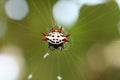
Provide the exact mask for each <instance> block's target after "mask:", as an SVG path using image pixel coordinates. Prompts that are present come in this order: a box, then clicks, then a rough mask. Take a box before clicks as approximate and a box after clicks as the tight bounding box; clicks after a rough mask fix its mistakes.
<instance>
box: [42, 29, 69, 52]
mask: <svg viewBox="0 0 120 80" xmlns="http://www.w3.org/2000/svg"><path fill="white" fill-rule="evenodd" d="M42 34H43V36H44V40H45V41H47V42H48V48H50V49H52V48H51V47H53V48H55V49H60V50H62V49H63V48H64V43H65V42H68V37H69V36H70V35H69V34H63V33H62V27H61V28H60V29H59V30H55V29H54V28H52V29H51V31H50V32H49V33H48V34H45V33H42Z"/></svg>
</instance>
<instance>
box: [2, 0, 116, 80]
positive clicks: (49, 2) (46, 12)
mask: <svg viewBox="0 0 120 80" xmlns="http://www.w3.org/2000/svg"><path fill="white" fill-rule="evenodd" d="M55 2H56V1H55V0H44V1H43V0H39V1H34V0H29V1H28V3H29V5H30V14H29V16H30V17H29V16H28V17H27V18H26V19H25V21H21V22H17V21H13V20H10V19H7V18H6V21H7V22H8V23H9V24H13V25H14V26H15V27H17V26H19V27H18V28H20V29H22V30H24V33H26V35H27V36H30V37H31V38H30V39H33V41H41V40H42V36H41V33H42V31H46V32H49V29H51V26H52V25H55V26H56V27H57V25H58V24H57V23H56V22H55V21H54V19H53V16H52V6H53V4H55ZM39 5H40V6H39ZM106 6H107V7H108V8H109V9H110V10H112V11H113V12H115V14H118V13H116V12H117V9H115V8H113V7H111V6H109V5H108V4H106ZM99 8H100V7H98V8H96V9H94V10H92V11H91V12H90V14H89V15H86V16H85V17H83V18H81V17H80V22H82V21H84V20H86V18H89V17H91V15H93V13H95V11H96V10H97V9H99ZM87 9H88V7H87V8H85V10H87ZM0 13H1V14H2V12H0ZM108 14H109V13H103V14H101V15H99V16H98V17H96V18H94V19H92V20H90V21H89V22H87V23H86V24H84V26H87V25H89V24H91V23H94V22H95V21H97V20H99V19H102V18H103V17H105V16H106V15H108ZM36 15H38V17H35V18H34V19H33V20H35V21H36V22H34V24H35V23H37V27H36V26H34V25H30V24H29V23H28V22H27V21H32V19H31V17H33V16H36ZM37 18H38V19H37ZM39 19H40V22H39V21H37V20H39ZM38 22H39V23H38ZM38 26H40V28H38ZM41 26H42V27H41ZM33 27H36V28H38V29H35V30H34V29H33ZM82 28H84V27H81V29H82ZM39 29H40V30H39ZM86 29H89V31H91V32H93V29H90V28H87V27H86ZM86 31H87V30H86ZM27 32H30V34H27ZM64 32H65V33H68V32H69V31H68V30H66V29H64ZM70 32H72V31H71V30H70ZM82 33H84V32H79V34H82ZM36 39H38V40H36ZM69 39H70V42H69V43H67V44H65V49H64V50H63V51H50V50H49V49H47V44H46V45H45V46H46V48H44V50H40V51H41V52H42V53H41V52H40V51H39V49H38V48H37V49H38V51H36V53H37V54H32V53H31V54H30V56H29V57H27V58H29V59H28V60H29V61H28V62H29V63H28V64H29V65H30V71H29V73H32V74H33V77H34V76H35V77H34V78H33V79H34V80H39V79H41V80H43V79H42V78H41V75H42V74H43V73H44V70H45V69H46V68H48V69H46V70H45V73H44V74H46V75H44V77H45V76H47V77H49V78H45V79H46V80H56V79H57V76H61V77H62V78H63V79H64V78H65V79H70V80H79V79H81V80H86V78H85V75H83V74H82V73H81V72H80V69H79V66H83V67H84V66H85V65H86V63H85V61H84V59H82V58H81V57H80V56H78V54H75V52H73V51H72V50H73V48H74V47H73V46H74V45H76V44H75V42H77V41H76V40H75V37H74V36H72V33H71V37H70V38H69ZM4 40H5V39H3V42H2V43H5V42H4ZM82 40H83V41H89V40H85V39H82ZM95 41H96V40H91V42H95ZM35 44H38V45H41V44H42V45H44V44H45V43H44V42H42V41H41V42H40V43H38V42H37V43H35ZM41 48H42V47H41ZM37 49H36V50H37ZM46 52H48V53H49V56H48V57H47V58H45V59H43V55H44V53H46ZM38 54H41V55H40V56H38ZM32 55H33V56H35V57H37V56H38V57H37V59H35V57H33V56H32ZM26 56H27V55H26ZM33 59H35V60H34V61H32V60H33ZM63 61H64V62H63ZM76 61H80V63H79V64H78V63H77V62H76ZM65 63H66V64H65ZM63 64H64V65H63ZM71 64H72V65H71ZM49 65H50V66H49ZM34 66H35V67H34ZM41 66H42V67H41ZM44 67H45V68H44ZM32 68H33V69H32ZM43 68H44V69H43ZM64 68H65V69H67V70H68V72H67V73H70V75H72V76H69V77H66V76H68V75H69V74H64V72H65V71H64V70H65V69H64ZM47 70H48V71H47ZM47 72H48V74H47ZM79 74H80V75H81V76H80V77H79Z"/></svg>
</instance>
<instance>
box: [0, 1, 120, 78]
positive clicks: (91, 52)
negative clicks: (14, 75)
mask: <svg viewBox="0 0 120 80" xmlns="http://www.w3.org/2000/svg"><path fill="white" fill-rule="evenodd" d="M56 1H57V0H27V2H28V5H29V13H28V15H27V16H26V17H25V18H24V19H23V20H21V21H16V20H12V19H10V18H8V17H7V15H6V13H5V10H4V4H5V2H6V1H3V2H2V3H1V4H0V20H2V21H3V22H6V25H7V31H6V32H5V35H4V36H3V37H2V38H0V48H1V49H2V47H3V46H5V45H8V44H12V45H16V46H19V47H20V48H21V49H22V51H23V53H22V54H23V56H24V59H25V62H26V70H25V71H23V73H25V75H24V78H23V79H22V80H28V76H29V74H32V75H33V77H32V79H31V80H57V76H58V75H60V76H61V77H62V78H63V80H120V66H119V64H120V63H119V61H120V59H119V57H114V58H111V56H114V54H115V55H116V54H117V53H118V54H117V55H118V56H120V50H119V48H120V47H119V46H120V44H119V43H120V42H119V41H120V38H119V37H120V36H119V35H120V32H119V29H120V28H119V27H120V25H118V23H119V21H120V18H119V16H120V10H119V7H118V5H117V3H116V2H115V1H114V0H111V1H109V2H108V3H105V4H99V5H95V6H88V5H84V6H82V8H81V9H80V13H79V15H80V16H79V19H78V21H77V22H76V24H75V25H74V26H72V27H71V28H65V30H66V31H65V32H67V33H70V34H71V36H70V37H69V41H70V42H68V43H66V44H65V49H64V50H63V51H58V50H55V51H50V50H49V49H48V47H47V43H46V42H44V41H42V38H43V36H42V35H41V33H42V32H45V33H47V32H49V30H50V29H51V27H52V25H54V24H55V28H56V29H58V26H57V25H56V23H55V21H54V18H53V15H52V8H53V5H54V4H55V3H56ZM53 23H54V24H53ZM63 27H65V26H63ZM116 41H117V42H118V43H116V44H114V42H116ZM115 46H117V47H115ZM114 48H115V49H114ZM106 49H107V50H106ZM112 49H113V50H112ZM109 51H110V52H111V53H110V52H109ZM47 52H48V53H49V56H48V57H47V58H46V59H43V56H44V54H45V53H47ZM115 52H117V53H115ZM115 58H118V60H117V61H118V63H117V62H116V60H115V61H114V59H115ZM115 62H116V64H112V63H115ZM116 65H118V66H116Z"/></svg>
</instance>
